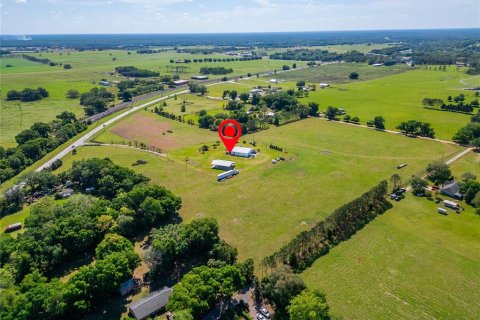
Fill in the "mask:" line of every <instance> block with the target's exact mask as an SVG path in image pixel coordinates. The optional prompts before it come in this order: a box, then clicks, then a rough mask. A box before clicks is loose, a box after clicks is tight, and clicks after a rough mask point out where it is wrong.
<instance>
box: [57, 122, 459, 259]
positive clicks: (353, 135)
mask: <svg viewBox="0 0 480 320" xmlns="http://www.w3.org/2000/svg"><path fill="white" fill-rule="evenodd" d="M158 121H159V122H160V123H167V124H168V125H171V126H174V125H182V126H185V127H186V128H185V130H195V131H192V132H189V133H188V134H189V135H192V134H194V132H196V135H204V134H205V135H209V137H210V140H209V141H202V143H200V142H199V143H198V144H193V145H192V144H190V145H189V146H188V147H182V146H179V147H178V148H174V149H172V151H170V152H169V159H166V158H164V157H159V156H154V155H151V154H148V153H146V152H141V151H135V150H131V149H123V148H114V147H85V148H81V149H79V150H78V154H77V155H76V156H71V155H70V156H68V157H67V158H65V161H64V166H63V167H62V168H61V170H65V169H66V168H68V167H69V166H70V165H71V163H72V161H74V160H80V159H82V158H89V157H94V156H96V157H107V156H108V157H110V158H111V159H112V160H114V161H115V162H117V163H119V164H121V165H125V166H130V164H131V163H133V162H134V161H135V160H137V159H145V160H147V161H148V164H146V165H141V166H136V167H133V168H134V169H135V170H136V171H138V172H141V173H143V174H145V175H147V176H149V177H150V178H151V179H152V181H153V182H155V183H159V184H162V185H165V186H167V187H168V188H171V189H172V190H173V191H174V192H175V193H177V194H179V195H180V196H182V198H183V208H182V209H181V211H180V214H181V216H182V217H183V218H184V219H185V220H186V221H189V220H192V219H194V218H198V217H202V216H211V217H215V218H217V219H218V220H219V223H220V226H221V233H222V236H223V237H224V238H225V239H226V240H227V241H229V242H230V243H232V244H233V245H235V246H237V248H238V250H239V253H240V257H241V258H245V257H253V258H254V259H255V260H256V261H257V262H258V261H260V260H261V259H262V258H263V257H264V256H266V255H267V254H270V253H271V252H273V251H275V250H277V249H278V248H279V247H280V246H281V245H283V244H284V243H286V242H287V241H289V240H290V239H291V238H292V237H294V236H295V235H296V234H298V233H299V232H300V231H302V230H305V229H306V228H309V227H310V226H311V225H312V224H313V223H315V222H317V221H318V220H320V219H322V218H324V217H325V216H326V215H327V214H329V213H330V212H331V211H332V210H334V209H335V208H337V207H338V206H340V205H341V204H343V203H345V202H347V201H349V200H352V199H353V198H355V197H357V196H358V195H359V194H361V193H363V192H364V191H365V190H367V189H368V188H370V187H372V186H373V185H375V184H377V183H378V181H380V180H381V179H385V178H388V177H389V176H390V175H391V174H393V173H396V172H398V170H397V169H396V166H397V164H398V163H403V162H404V163H408V166H407V167H406V168H405V169H403V170H401V171H400V172H399V173H401V174H402V176H403V178H404V179H407V178H408V177H410V175H411V174H413V173H416V172H418V171H420V170H421V169H423V168H424V167H425V165H426V163H428V162H429V161H430V160H431V159H439V158H441V157H442V155H443V154H445V156H450V155H452V154H455V153H457V152H458V151H459V150H460V148H458V147H456V146H451V145H443V144H440V143H435V142H432V141H425V140H412V139H407V138H404V137H401V136H396V135H392V134H387V133H381V132H376V131H373V130H366V129H363V128H355V127H351V126H340V125H338V124H335V123H330V122H327V121H322V120H319V119H308V120H305V121H300V122H296V123H293V124H290V125H287V126H283V127H279V128H271V129H269V130H266V131H263V132H260V133H257V134H255V135H254V138H255V140H256V141H257V143H258V145H257V148H259V149H260V153H259V155H258V157H257V158H256V159H245V160H242V159H239V158H234V157H230V156H226V155H224V150H223V147H222V148H217V149H213V147H212V145H213V144H214V142H215V141H216V140H218V138H217V136H216V133H214V132H210V131H206V130H201V129H197V128H195V127H191V126H188V125H186V124H181V123H178V122H175V121H171V120H168V119H164V118H160V117H159V118H158ZM159 125H162V126H163V125H164V124H159ZM107 131H108V130H107ZM175 132H179V129H176V131H175V130H174V134H175ZM252 138H253V137H252V136H250V135H249V136H245V137H243V138H242V139H241V141H240V144H241V145H243V142H242V141H243V140H246V141H249V140H252ZM202 140H203V139H202ZM370 141H375V144H371V143H370ZM205 142H206V144H208V145H209V146H210V147H211V150H210V151H208V152H206V153H205V154H202V153H200V152H199V151H198V149H199V147H200V146H201V145H202V144H203V143H205ZM270 143H273V144H276V145H278V146H281V147H283V148H284V149H286V150H287V151H288V153H286V154H283V156H284V157H286V158H287V160H286V161H284V162H280V163H278V164H276V165H273V164H272V163H271V161H270V160H271V159H272V158H273V157H277V156H278V155H279V154H278V153H277V152H276V151H272V150H269V149H267V146H268V145H269V144H270ZM392 145H395V148H392ZM186 158H188V162H187V164H185V159H186ZM214 159H232V160H233V161H236V163H237V168H239V169H240V172H241V174H240V175H239V176H237V177H235V178H234V179H231V180H228V181H226V182H224V183H218V182H217V181H216V175H217V174H218V171H214V170H211V169H210V162H211V161H212V160H214ZM345 181H348V183H347V184H346V183H345ZM299 208H301V209H299ZM272 221H275V223H273V224H272Z"/></svg>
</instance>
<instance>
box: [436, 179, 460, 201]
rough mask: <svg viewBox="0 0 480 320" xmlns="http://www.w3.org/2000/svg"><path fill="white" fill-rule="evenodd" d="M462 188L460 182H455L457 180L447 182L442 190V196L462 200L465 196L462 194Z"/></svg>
mask: <svg viewBox="0 0 480 320" xmlns="http://www.w3.org/2000/svg"><path fill="white" fill-rule="evenodd" d="M460 187H461V183H460V182H458V181H455V180H452V181H447V182H445V184H444V185H443V187H442V188H440V194H443V195H445V196H448V197H450V198H454V199H458V200H462V198H463V195H462V194H461V193H460Z"/></svg>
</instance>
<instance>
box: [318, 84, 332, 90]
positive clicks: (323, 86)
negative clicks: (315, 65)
mask: <svg viewBox="0 0 480 320" xmlns="http://www.w3.org/2000/svg"><path fill="white" fill-rule="evenodd" d="M319 85H320V88H321V89H324V88H328V87H330V85H329V84H328V83H320V84H319Z"/></svg>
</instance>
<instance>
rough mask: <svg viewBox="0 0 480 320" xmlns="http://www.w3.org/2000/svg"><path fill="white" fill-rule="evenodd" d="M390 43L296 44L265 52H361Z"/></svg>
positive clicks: (387, 46) (380, 47) (268, 49)
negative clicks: (302, 50) (291, 46)
mask: <svg viewBox="0 0 480 320" xmlns="http://www.w3.org/2000/svg"><path fill="white" fill-rule="evenodd" d="M391 46H392V45H391V44H388V43H372V44H339V45H331V46H298V47H295V48H267V49H265V50H266V52H268V53H269V54H270V53H273V52H282V51H288V50H295V49H310V50H315V49H320V50H328V51H329V52H336V53H345V52H348V51H354V50H355V51H358V52H362V53H368V52H370V51H372V50H374V49H383V48H389V47H391Z"/></svg>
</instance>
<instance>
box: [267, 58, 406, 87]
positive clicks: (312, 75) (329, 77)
mask: <svg viewBox="0 0 480 320" xmlns="http://www.w3.org/2000/svg"><path fill="white" fill-rule="evenodd" d="M411 69H412V68H411V67H409V66H406V65H403V64H402V65H395V66H390V67H373V66H369V65H368V64H365V63H333V64H327V65H321V66H316V67H312V68H306V69H301V70H295V71H290V72H285V73H279V74H277V75H275V77H274V78H277V79H282V80H286V81H297V80H305V81H307V82H316V83H319V82H326V83H335V84H340V83H350V82H358V80H351V79H349V78H348V76H349V75H350V72H353V71H355V72H357V73H358V74H359V75H360V78H359V79H360V80H361V81H366V80H372V79H378V78H384V77H387V76H391V75H393V74H397V73H402V72H406V71H409V70H411ZM272 77H273V76H272Z"/></svg>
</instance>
